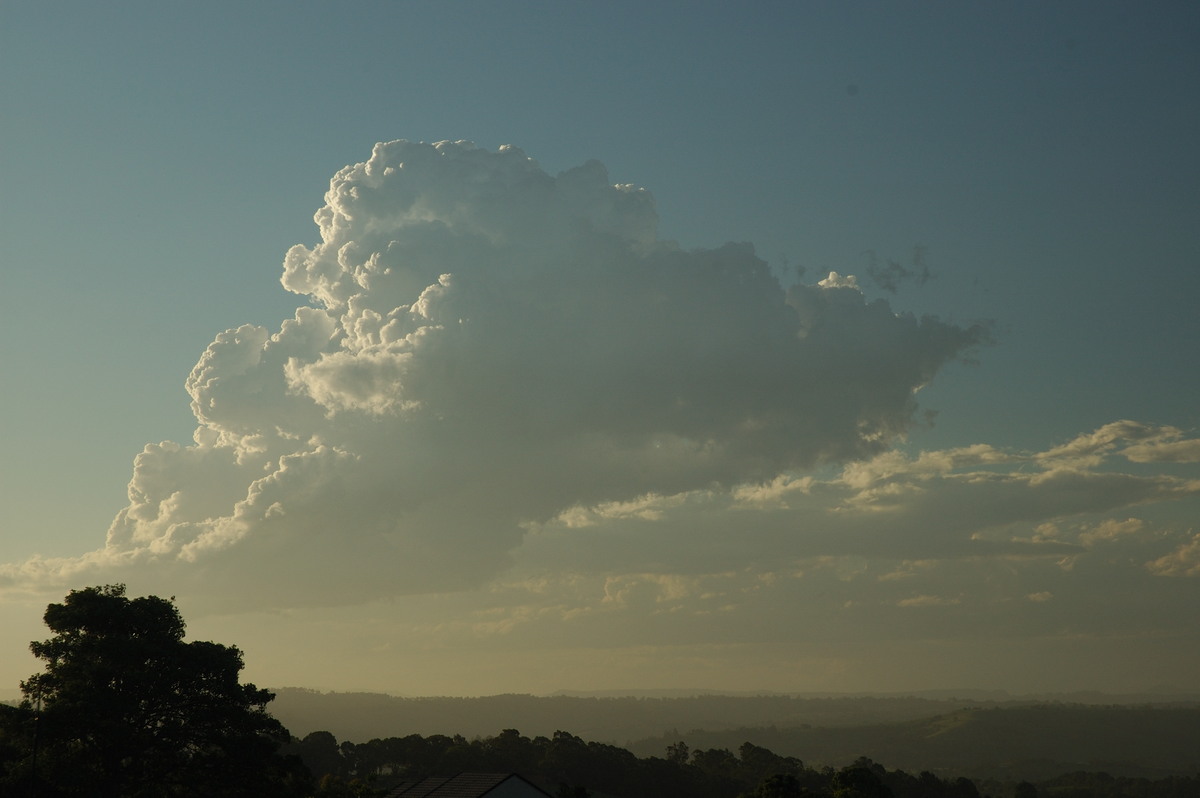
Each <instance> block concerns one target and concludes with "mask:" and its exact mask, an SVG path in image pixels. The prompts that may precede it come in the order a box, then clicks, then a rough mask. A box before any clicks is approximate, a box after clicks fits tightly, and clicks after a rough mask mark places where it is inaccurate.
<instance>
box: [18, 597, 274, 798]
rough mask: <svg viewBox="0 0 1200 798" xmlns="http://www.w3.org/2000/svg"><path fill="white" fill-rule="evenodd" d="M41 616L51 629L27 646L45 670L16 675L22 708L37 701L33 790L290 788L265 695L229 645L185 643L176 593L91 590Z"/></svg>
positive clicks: (133, 796) (250, 791) (133, 792)
mask: <svg viewBox="0 0 1200 798" xmlns="http://www.w3.org/2000/svg"><path fill="white" fill-rule="evenodd" d="M45 621H46V625H47V626H48V627H50V631H51V632H53V633H54V634H53V636H52V637H50V638H49V639H48V640H43V641H41V642H34V643H32V644H31V645H30V648H31V650H32V651H33V653H34V655H35V656H37V657H38V658H40V659H42V660H44V661H45V666H46V670H45V672H43V673H39V674H36V675H34V676H31V677H30V678H29V679H27V680H26V681H24V682H22V683H21V690H22V692H23V693H24V695H25V702H24V704H23V708H24V709H25V710H26V711H27V712H32V711H33V710H34V709H35V707H38V706H40V708H41V711H40V718H39V720H38V723H37V734H38V737H39V747H40V752H41V753H40V757H41V758H40V761H39V763H38V769H37V781H38V784H39V785H44V786H43V787H42V789H41V790H40V791H39V793H38V794H39V795H40V794H48V795H57V794H61V795H80V796H83V795H86V796H105V797H108V796H113V797H114V798H116V797H118V796H119V798H142V796H146V798H150V797H151V796H153V798H166V797H168V796H193V795H195V796H199V795H204V796H231V797H232V796H243V795H244V796H250V795H254V796H260V795H263V796H270V795H287V794H289V790H288V786H287V785H288V783H290V782H291V781H294V779H292V778H291V777H290V776H289V774H288V773H287V766H286V763H285V761H284V760H283V759H282V758H280V757H279V756H278V755H277V753H276V749H277V748H278V746H279V745H280V744H281V743H283V742H286V741H287V740H288V739H289V735H288V733H287V730H286V729H284V727H283V726H282V725H281V724H280V723H279V721H277V720H275V719H274V718H273V717H271V716H270V715H269V714H267V712H266V705H267V703H268V702H270V701H271V700H272V699H273V698H274V696H273V695H272V694H271V693H270V692H268V691H267V690H260V689H258V688H257V687H255V686H254V685H252V684H241V683H240V682H239V679H238V677H239V673H240V672H241V670H242V653H241V651H239V650H238V649H237V648H235V647H232V646H224V645H219V644H217V643H209V642H199V641H197V642H184V640H183V637H184V622H183V619H182V618H181V617H180V615H179V611H178V609H177V608H176V607H175V604H174V601H173V599H172V600H167V599H162V598H158V597H157V596H146V597H142V598H132V599H131V598H128V597H127V596H126V595H125V586H124V585H107V586H103V587H89V588H86V589H84V590H74V591H71V593H70V594H69V595H68V596H67V597H66V599H65V600H64V601H63V603H61V604H51V605H50V606H49V607H48V608H47V609H46V614H45ZM28 778H29V780H30V782H31V783H32V778H33V774H29V776H28Z"/></svg>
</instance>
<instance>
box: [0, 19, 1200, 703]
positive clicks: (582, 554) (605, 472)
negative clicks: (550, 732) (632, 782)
mask: <svg viewBox="0 0 1200 798" xmlns="http://www.w3.org/2000/svg"><path fill="white" fill-rule="evenodd" d="M1198 36H1200V6H1197V5H1195V4H1192V3H1184V2H1159V3H1150V4H1137V5H1134V4H1129V3H1109V2H1095V1H1094V0H1089V1H1088V2H1059V3H1041V2H1005V3H999V2H980V3H969V4H968V3H957V2H929V3H906V2H902V3H876V2H858V3H843V2H804V3H793V2H749V3H739V4H730V3H718V2H696V0H689V2H672V1H671V0H663V1H662V2H656V3H653V4H646V3H633V2H622V1H620V0H617V1H615V2H607V3H582V2H532V1H530V2H524V1H514V2H401V1H399V0H397V1H395V2H355V1H353V0H351V1H350V2H344V3H337V4H334V3H325V2H311V1H310V0H290V1H289V2H286V3H285V2H274V1H272V0H265V1H264V2H256V3H252V4H248V3H233V2H223V0H215V1H214V2H206V3H175V4H163V3H157V2H119V3H115V4H107V5H103V6H101V5H97V4H94V3H85V2H23V1H17V2H14V1H13V0H3V1H2V2H0V108H2V109H3V111H2V113H0V275H2V285H3V291H0V318H2V319H3V325H4V327H3V335H2V336H0V364H2V366H3V379H4V390H3V392H2V393H0V689H3V688H12V689H15V688H16V686H17V683H18V682H19V681H20V680H21V679H22V678H25V677H26V676H28V675H30V674H31V673H33V672H36V670H37V669H38V663H37V661H36V660H35V659H34V658H33V657H32V656H31V655H30V654H29V653H28V643H29V641H31V640H34V639H42V638H44V637H45V636H46V631H45V629H44V627H43V626H42V625H41V613H42V611H43V610H44V608H45V606H46V604H47V603H49V602H51V601H56V600H59V599H61V598H62V597H63V596H64V595H65V594H66V593H67V592H68V591H69V590H72V589H78V588H82V587H86V586H89V585H99V584H111V583H118V582H119V583H125V584H127V585H128V590H129V592H130V594H133V595H145V594H155V595H162V596H174V597H175V598H176V602H177V605H178V606H179V608H180V611H181V612H182V614H183V615H184V617H185V619H186V620H187V622H188V629H189V635H190V636H191V637H193V638H196V639H211V640H215V641H217V642H222V643H226V644H231V645H237V646H239V647H240V648H241V649H242V650H243V651H244V653H245V660H246V671H245V676H246V678H247V679H249V680H252V681H254V682H256V683H257V684H259V685H260V686H271V687H283V686H298V687H310V688H314V689H321V690H372V691H381V692H389V693H394V694H404V695H489V694H497V693H507V692H523V693H534V694H545V693H550V692H553V691H556V690H563V689H573V690H600V689H606V690H614V689H615V690H620V689H652V688H660V687H674V688H680V687H682V688H696V689H714V690H725V691H739V692H742V691H782V692H810V691H830V692H846V691H879V692H893V691H911V690H924V689H954V688H968V687H973V688H989V689H1005V690H1010V691H1013V692H1030V691H1069V690H1078V689H1096V690H1105V691H1113V692H1128V691H1139V690H1151V689H1157V688H1164V687H1170V688H1173V689H1179V690H1188V691H1193V692H1195V691H1200V667H1197V666H1200V625H1198V624H1197V622H1196V619H1197V617H1198V613H1200V513H1198V510H1200V431H1198V430H1200V313H1197V312H1196V310H1195V306H1196V300H1197V298H1198V297H1200V276H1198V275H1200V224H1198V223H1197V220H1198V219H1200V190H1198V188H1197V187H1198V186H1200V148H1197V147H1196V142H1197V141H1200V104H1197V103H1196V101H1195V98H1196V97H1197V91H1198V89H1200V51H1198V50H1197V49H1196V47H1195V42H1196V40H1197V38H1198Z"/></svg>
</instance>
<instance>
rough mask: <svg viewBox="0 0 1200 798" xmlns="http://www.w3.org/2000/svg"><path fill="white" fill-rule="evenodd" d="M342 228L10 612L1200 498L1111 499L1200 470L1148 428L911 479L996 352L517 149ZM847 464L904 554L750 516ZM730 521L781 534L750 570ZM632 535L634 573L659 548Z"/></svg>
mask: <svg viewBox="0 0 1200 798" xmlns="http://www.w3.org/2000/svg"><path fill="white" fill-rule="evenodd" d="M325 200H326V202H325V206H324V207H322V208H321V209H320V210H319V211H318V212H317V213H316V216H315V221H316V222H317V225H318V227H319V229H320V236H321V241H320V243H318V244H317V245H316V246H314V247H311V248H309V247H305V246H299V245H298V246H296V247H293V248H292V250H291V251H290V252H288V253H287V257H286V259H285V262H284V272H283V277H282V282H283V285H284V286H285V287H286V288H287V289H288V290H290V291H292V292H294V293H296V294H298V295H301V296H302V297H304V298H305V299H306V305H305V306H303V307H300V308H299V309H298V310H297V311H296V314H295V316H294V318H292V319H289V320H287V321H285V322H283V323H282V324H281V326H280V327H279V329H278V330H277V331H275V332H272V331H269V330H266V329H263V328H260V327H255V326H249V325H247V326H243V327H241V328H238V329H234V330H228V331H226V332H223V333H221V334H220V335H218V336H217V337H216V339H215V340H214V341H213V343H212V344H211V345H210V346H209V347H208V349H207V350H206V351H205V352H204V353H203V355H202V356H201V358H200V360H199V362H198V363H197V365H196V367H195V369H194V370H193V371H192V374H191V376H190V377H189V379H188V382H187V389H188V391H189V393H190V394H191V396H192V407H193V411H194V413H195V415H196V419H197V422H198V425H199V426H198V428H197V431H196V434H195V439H194V441H193V442H191V443H190V444H187V445H176V444H173V443H163V444H158V445H151V446H147V447H146V450H145V451H144V452H143V453H142V454H140V455H139V456H138V458H137V460H136V462H135V465H134V473H133V477H132V480H131V482H130V501H129V505H128V507H126V508H125V509H124V510H122V511H121V513H120V514H119V515H118V517H117V518H116V519H115V521H114V522H113V524H112V527H111V529H110V530H109V533H108V540H107V544H106V545H105V547H104V548H103V549H99V550H97V551H95V552H91V553H89V554H87V555H84V556H82V557H80V558H76V559H73V560H65V561H42V560H35V561H31V562H28V563H24V564H21V565H17V566H8V567H7V568H6V569H5V574H6V575H7V578H8V580H9V581H10V582H15V581H29V580H34V581H41V582H44V583H47V584H51V583H52V584H54V585H55V586H56V587H57V586H70V585H73V584H78V583H79V582H80V581H81V580H92V581H99V580H115V579H121V578H128V576H127V575H128V574H133V573H137V574H139V575H140V576H141V578H142V579H151V580H152V579H154V578H157V579H159V580H160V581H161V583H162V584H163V585H167V586H169V587H170V589H171V590H172V592H175V591H176V590H177V591H179V592H181V593H183V592H193V593H197V594H208V595H210V596H214V597H223V598H225V599H227V600H229V601H230V602H231V603H235V604H238V605H247V606H250V605H260V606H288V605H296V604H305V603H308V604H328V603H353V602H357V601H362V600H365V599H369V598H372V597H377V596H384V595H392V594H411V593H420V592H438V591H447V590H458V589H464V588H468V587H472V586H478V585H480V584H482V583H484V582H486V581H487V580H488V579H490V578H492V577H494V576H495V575H497V574H499V573H501V572H502V571H503V569H504V568H506V567H507V566H508V564H509V563H510V562H511V557H512V555H513V553H514V552H517V551H518V550H522V551H524V550H523V549H521V544H522V541H523V540H525V538H526V536H528V535H529V534H531V532H530V530H533V529H548V528H551V527H553V526H554V525H555V524H562V523H564V521H563V519H569V518H570V517H571V514H572V513H574V514H575V517H577V518H578V519H582V520H583V521H586V516H587V515H588V514H591V516H597V514H599V515H604V513H609V514H610V515H613V516H614V517H615V516H616V515H620V514H621V513H622V512H625V513H627V515H628V516H629V517H630V518H634V519H638V518H641V522H642V523H649V521H647V519H646V518H645V517H641V516H638V515H637V512H638V507H639V502H641V503H643V504H645V503H646V502H647V501H650V503H654V502H662V501H669V500H670V499H669V497H681V496H687V495H693V496H695V495H698V494H697V493H696V492H708V493H709V494H712V495H718V496H723V497H724V498H722V499H721V500H720V501H723V502H727V503H728V504H729V507H728V508H727V513H722V514H713V513H711V512H708V513H703V514H698V515H697V516H696V518H695V519H694V520H695V527H694V529H695V530H696V534H704V535H706V536H707V538H706V539H707V541H708V545H707V548H706V549H705V550H706V551H709V552H713V551H717V552H719V551H726V550H728V551H729V552H730V553H732V552H733V551H735V550H736V551H739V552H741V554H740V555H739V557H740V558H741V559H745V558H746V557H747V556H749V557H750V558H751V559H753V558H754V557H758V556H762V557H770V556H779V554H780V553H781V552H784V553H793V552H794V553H796V555H797V556H800V555H806V556H807V555H813V556H815V555H821V554H830V553H851V554H853V553H856V552H861V551H864V550H866V549H867V548H869V547H871V546H874V547H876V548H877V549H880V550H889V551H894V552H895V554H896V556H912V557H921V556H926V555H927V554H929V553H931V552H932V553H934V554H941V553H945V551H948V550H951V549H954V550H959V551H967V550H970V549H971V546H972V545H974V546H976V548H978V547H979V545H980V543H979V541H975V543H973V544H972V543H971V541H970V540H969V538H963V537H962V535H961V534H959V533H960V532H961V530H962V529H965V528H970V529H973V530H978V529H986V528H993V527H997V526H1003V525H1004V524H1011V523H1018V522H1035V521H1044V520H1046V519H1047V518H1054V517H1058V516H1061V515H1064V514H1070V513H1079V512H1086V511H1090V510H1096V509H1101V508H1102V507H1113V508H1116V507H1123V506H1128V505H1130V504H1136V503H1139V502H1143V501H1150V500H1154V499H1156V498H1163V497H1165V496H1166V495H1167V494H1169V493H1171V491H1177V490H1181V488H1179V486H1178V485H1177V484H1174V483H1164V482H1161V481H1158V482H1155V481H1153V480H1148V479H1147V478H1142V477H1132V476H1129V475H1120V474H1109V475H1099V474H1094V473H1089V474H1087V475H1081V474H1082V472H1080V471H1079V469H1080V468H1083V467H1085V466H1088V465H1091V464H1094V463H1096V462H1098V459H1100V458H1103V457H1104V456H1105V455H1106V454H1107V453H1108V452H1110V451H1111V450H1112V449H1113V447H1114V446H1115V445H1116V442H1118V441H1120V440H1124V441H1129V442H1131V445H1130V446H1128V447H1127V449H1126V450H1125V451H1126V453H1127V456H1128V457H1129V458H1130V459H1133V460H1145V459H1148V458H1152V457H1154V456H1155V454H1156V453H1161V454H1163V455H1167V456H1169V457H1170V458H1172V459H1175V460H1189V459H1194V458H1193V457H1192V455H1191V452H1192V451H1193V448H1192V447H1193V444H1192V443H1191V442H1189V441H1186V440H1179V438H1180V435H1181V433H1179V431H1178V430H1173V429H1170V428H1165V429H1158V428H1149V427H1143V426H1139V425H1136V424H1133V423H1132V422H1121V423H1120V424H1118V425H1110V427H1106V428H1105V429H1103V430H1099V431H1098V432H1097V433H1095V434H1094V435H1093V436H1090V437H1087V438H1086V439H1084V438H1081V439H1080V440H1078V441H1075V442H1072V443H1071V444H1068V445H1065V446H1063V447H1059V448H1057V449H1053V450H1050V451H1047V452H1046V453H1044V454H1041V455H1038V456H1036V457H1034V458H1030V457H1026V458H1023V459H1024V460H1025V461H1028V462H1035V461H1036V462H1038V463H1039V464H1040V467H1041V468H1042V469H1043V470H1042V472H1039V473H1040V476H1039V477H1038V479H1039V480H1041V481H1040V482H1036V481H1035V480H1033V479H1031V478H1027V477H1018V476H1014V475H1011V474H1005V473H995V474H992V475H990V476H988V475H986V474H985V475H984V476H978V477H977V478H975V479H973V480H966V479H961V478H952V477H951V476H948V475H946V469H948V468H953V467H958V466H961V465H962V464H964V463H978V464H988V463H992V464H997V463H1002V462H1004V461H1005V460H1006V459H1007V460H1011V459H1012V457H1013V455H1010V454H1005V453H1002V452H1000V451H999V450H995V449H992V448H990V447H986V446H979V447H974V448H971V449H964V450H959V451H956V452H946V453H930V454H929V455H926V456H925V457H924V458H922V459H919V460H917V461H915V462H909V461H906V460H903V458H901V459H900V460H897V459H896V455H895V454H890V455H889V454H887V452H888V450H889V447H890V446H891V445H892V444H893V443H894V441H895V440H896V439H897V437H898V436H901V435H902V434H903V433H904V432H905V430H906V429H908V428H909V426H910V425H911V424H912V423H913V420H914V418H915V413H916V409H917V406H916V402H915V398H914V394H915V393H916V391H917V390H918V389H919V388H920V387H921V386H923V385H925V384H926V383H928V382H929V381H930V380H931V379H932V378H933V377H934V375H935V374H936V373H937V372H938V370H939V369H940V368H941V367H942V366H943V365H944V364H946V363H947V362H948V361H951V360H953V359H955V358H959V357H961V356H963V355H964V354H965V353H967V352H968V351H969V350H971V349H972V348H973V347H974V346H976V345H978V344H979V343H981V342H982V341H983V339H984V338H985V335H986V333H985V331H984V330H983V329H982V328H979V327H973V328H969V329H967V328H963V327H959V326H955V325H951V324H946V323H943V322H940V321H938V320H937V319H933V318H919V319H918V318H914V317H913V316H911V315H906V314H903V313H897V312H895V311H894V310H893V309H892V308H891V307H890V306H889V305H888V303H886V302H884V301H882V300H876V301H868V299H867V298H866V297H865V296H864V294H863V293H862V292H861V291H860V290H859V288H858V286H857V283H856V282H855V280H854V279H853V278H852V277H845V276H839V275H835V274H831V275H830V276H829V277H828V278H826V279H824V280H821V281H820V282H819V283H817V284H813V285H808V284H803V283H797V284H794V285H789V286H784V285H781V284H780V282H779V281H778V280H777V278H776V277H775V276H774V275H773V274H772V272H771V271H770V269H769V268H768V266H767V264H766V263H764V262H763V261H761V260H760V259H758V258H757V257H756V256H755V254H754V251H753V249H752V247H750V246H749V245H746V244H728V245H725V246H723V247H720V248H718V249H715V250H699V251H685V250H683V249H681V248H680V247H678V246H677V245H676V244H674V243H673V242H669V241H662V240H659V239H658V238H657V234H656V221H657V217H656V213H655V209H654V203H653V201H652V199H651V197H650V195H649V194H648V193H647V192H645V191H644V190H641V189H638V188H635V187H632V186H628V185H613V184H612V183H611V181H610V180H609V178H608V176H607V174H606V172H605V169H604V167H603V166H602V165H600V164H599V163H597V162H595V161H592V162H589V163H587V164H584V165H583V166H580V167H578V168H575V169H572V170H569V171H567V172H564V173H562V174H560V175H558V176H551V175H549V174H547V173H546V172H544V171H543V170H542V169H541V168H540V167H539V166H538V165H537V164H536V163H535V162H534V161H533V160H532V159H530V158H529V157H527V156H526V155H525V154H524V153H522V152H521V151H520V150H519V149H516V148H513V147H504V148H501V149H500V150H499V151H495V152H492V151H487V150H483V149H479V148H476V147H474V146H473V145H471V144H469V143H464V142H442V143H439V144H432V145H431V144H417V143H411V142H406V141H394V142H389V143H385V144H379V145H376V147H375V148H374V151H373V152H372V154H371V157H370V159H369V160H367V161H366V162H364V163H360V164H355V165H353V166H348V167H346V168H344V169H342V170H341V171H340V172H338V174H337V175H336V176H335V177H334V178H333V180H332V181H331V183H330V188H329V191H328V192H327V194H326V197H325ZM1122 424H1123V425H1125V426H1121V425H1122ZM846 462H850V463H853V465H851V466H850V467H849V468H848V469H847V470H846V471H845V473H844V475H843V477H842V478H841V480H842V481H841V482H840V483H839V490H846V489H848V488H849V487H853V488H854V491H853V492H849V491H848V492H846V493H845V494H844V495H841V496H840V498H839V499H838V502H840V510H839V513H840V515H837V514H835V515H833V516H830V517H831V518H836V519H846V518H850V517H855V514H868V515H871V514H873V515H875V516H879V515H880V514H881V513H883V514H888V513H890V514H891V518H890V522H889V525H888V527H887V533H886V534H884V533H882V532H880V533H876V534H872V535H866V536H862V535H860V536H855V535H852V534H842V533H841V532H840V531H839V530H840V528H841V527H842V526H845V522H844V521H842V520H837V521H836V522H834V523H829V522H823V523H820V524H809V525H808V526H806V527H805V528H804V529H801V530H800V532H799V533H798V532H797V525H796V519H795V517H792V516H789V515H787V513H785V512H783V511H781V510H779V509H778V508H776V509H775V510H767V509H761V508H760V509H759V510H756V511H754V512H749V511H746V510H745V509H744V508H745V507H746V506H748V505H749V504H751V503H753V502H752V501H751V499H749V498H747V497H751V496H753V495H757V496H758V499H757V501H759V502H760V503H761V502H762V501H766V500H767V498H769V495H770V494H771V492H772V491H776V492H778V491H786V490H787V489H789V488H795V487H796V486H798V485H800V484H802V480H801V478H800V476H799V474H801V473H802V472H804V471H806V470H809V469H812V468H813V467H816V466H820V465H823V464H841V463H846ZM900 472H903V474H904V479H899V478H898V477H897V474H899V473H900ZM922 473H924V474H925V477H924V478H922V477H921V474H922ZM981 473H982V472H981ZM934 477H936V481H935V480H934ZM935 482H936V484H935ZM755 486H757V487H755ZM935 486H936V488H937V490H936V491H935V490H933V489H932V488H933V487H935ZM818 487H819V486H818ZM823 489H825V490H828V486H826V487H825V488H823ZM729 491H733V493H729ZM907 494H911V495H907ZM648 496H649V497H658V498H654V499H652V500H647V499H643V498H641V497H648ZM662 497H668V498H666V499H664V498H662ZM738 497H741V498H738ZM922 502H924V503H926V504H927V505H928V506H929V507H934V508H938V507H940V508H941V509H942V511H943V517H944V519H947V520H944V521H942V522H940V523H936V524H933V525H932V526H931V525H930V523H929V521H928V520H927V519H928V518H930V517H933V516H934V513H933V512H931V511H930V510H929V509H928V507H926V508H925V509H922V507H923V505H922ZM598 508H599V509H598ZM605 508H607V509H605ZM621 508H625V509H624V510H622V509H621ZM739 508H741V509H739ZM687 509H688V508H683V509H679V510H672V511H670V512H672V513H680V512H685V511H686V510H687ZM642 510H644V511H646V512H662V511H661V509H654V508H650V507H648V506H646V507H642ZM728 513H733V514H735V515H737V514H738V513H740V516H739V517H741V518H743V519H751V518H752V519H753V524H754V529H753V530H752V531H751V532H749V533H748V534H747V535H746V536H744V537H739V538H738V539H737V542H734V539H733V538H732V537H731V536H730V534H729V532H728V529H729V520H728V519H729V515H728ZM556 519H557V520H556ZM949 519H956V520H954V521H953V522H952V521H950V520H949ZM547 525H549V526H547ZM634 526H635V527H636V524H635V525H634ZM628 534H631V535H633V536H635V537H636V536H637V535H643V539H642V540H641V541H640V542H638V543H637V545H634V546H632V549H631V550H634V551H636V550H640V549H641V548H643V547H645V546H652V544H653V541H654V540H656V539H657V538H658V535H657V534H656V533H654V532H649V531H645V530H642V531H637V530H636V529H635V530H634V531H631V532H628ZM993 543H994V545H995V546H1001V543H1000V542H993ZM577 544H578V545H583V546H584V549H586V544H580V543H579V541H575V542H573V544H572V545H577ZM1003 546H1005V547H1009V548H1011V547H1013V546H1017V544H1014V543H1012V542H1011V541H1007V542H1003ZM755 551H758V552H759V554H753V552H755ZM746 552H750V553H751V554H749V555H747V554H746ZM564 556H565V555H564ZM647 556H648V557H650V556H651V555H650V554H649V553H647ZM664 556H665V555H664ZM731 556H732V554H731ZM660 559H661V558H660V557H658V556H657V555H654V556H653V557H652V564H653V565H655V568H658V566H660V565H663V563H661V562H659V560H660ZM683 559H684V560H686V559H687V558H686V557H685V558H683ZM628 565H629V564H628V563H626V564H625V565H624V566H623V567H626V566H628ZM679 568H682V566H679V567H677V568H676V570H679ZM682 569H683V570H687V569H686V568H682ZM662 570H670V569H668V568H665V567H664V568H663V569H662ZM700 570H703V569H700ZM152 575H156V576H152ZM928 601H933V599H929V600H928Z"/></svg>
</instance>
